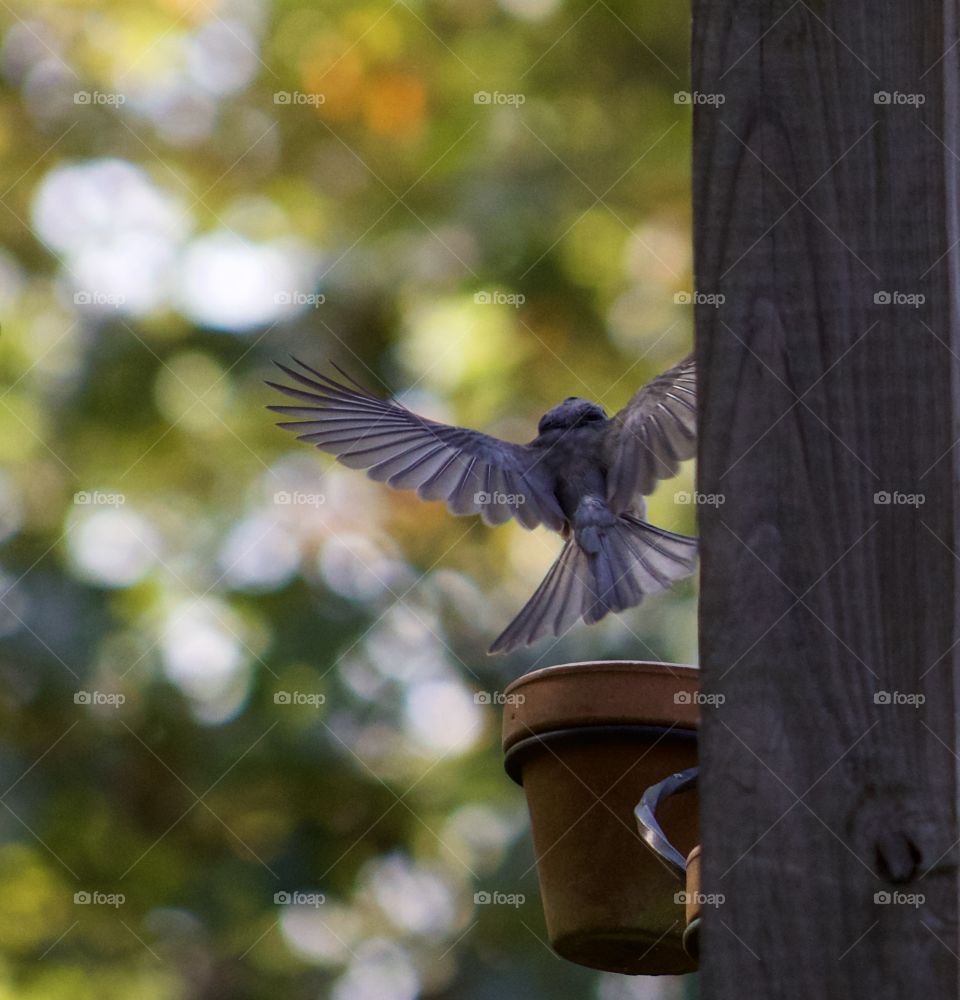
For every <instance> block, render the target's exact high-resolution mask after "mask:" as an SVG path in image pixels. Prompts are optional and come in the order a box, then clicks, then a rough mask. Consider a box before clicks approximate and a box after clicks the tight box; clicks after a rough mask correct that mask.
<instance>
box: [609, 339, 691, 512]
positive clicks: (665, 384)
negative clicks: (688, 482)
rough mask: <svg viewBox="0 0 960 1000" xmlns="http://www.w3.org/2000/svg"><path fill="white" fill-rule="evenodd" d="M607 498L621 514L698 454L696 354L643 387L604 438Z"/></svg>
mask: <svg viewBox="0 0 960 1000" xmlns="http://www.w3.org/2000/svg"><path fill="white" fill-rule="evenodd" d="M603 449H604V457H605V458H606V461H607V468H608V470H609V471H608V473H607V500H608V502H609V503H610V507H611V509H612V510H613V511H614V512H616V513H618V514H619V513H623V512H624V511H628V510H631V509H632V508H633V506H634V504H635V502H636V498H637V497H640V496H646V495H648V494H650V493H652V492H653V490H654V487H655V486H656V483H657V480H658V479H669V478H670V477H671V476H674V475H676V473H677V468H678V466H679V464H680V462H683V461H685V460H686V459H688V458H693V456H694V455H695V454H696V451H697V378H696V369H695V367H694V360H693V355H690V356H689V357H687V358H685V359H684V360H683V361H681V362H680V363H679V364H678V365H675V366H674V367H673V368H671V369H670V370H669V371H666V372H664V373H663V374H662V375H659V376H657V378H655V379H653V380H652V381H651V382H648V383H647V385H645V386H644V387H643V388H642V389H640V390H639V391H638V392H637V393H636V394H635V395H634V396H633V398H632V399H631V400H630V402H629V403H627V405H626V406H625V407H624V408H623V409H622V410H620V412H619V413H617V414H615V415H614V416H613V417H612V418H611V419H610V423H609V425H608V427H607V431H606V434H605V435H604V443H603Z"/></svg>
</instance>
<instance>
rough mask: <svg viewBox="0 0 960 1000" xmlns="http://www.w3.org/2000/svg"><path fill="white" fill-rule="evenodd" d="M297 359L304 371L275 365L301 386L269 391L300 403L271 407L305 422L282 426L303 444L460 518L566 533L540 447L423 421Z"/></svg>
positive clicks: (278, 385) (277, 385)
mask: <svg viewBox="0 0 960 1000" xmlns="http://www.w3.org/2000/svg"><path fill="white" fill-rule="evenodd" d="M293 360H294V362H295V363H296V364H297V365H298V366H299V368H300V369H302V371H299V370H297V369H294V368H289V367H287V366H286V365H282V364H280V362H275V363H276V365H277V367H278V368H280V369H281V370H282V371H283V372H285V373H286V374H287V375H288V376H289V377H290V378H291V379H293V381H294V382H295V383H298V386H299V387H298V386H292V385H284V384H282V383H279V382H267V385H269V386H271V387H272V388H274V389H279V391H280V392H283V393H286V394H287V395H288V396H292V397H293V398H294V399H296V400H299V401H300V402H299V405H296V406H270V407H269V409H271V410H273V411H274V412H276V413H282V414H285V415H287V416H291V417H297V418H298V419H296V420H289V421H284V422H282V423H280V424H279V425H278V426H280V427H283V428H285V429H286V430H291V431H295V432H297V436H298V438H299V439H300V440H302V441H307V442H309V443H310V444H313V445H316V447H317V448H319V449H320V450H321V451H326V452H329V453H330V454H331V455H335V456H336V457H337V459H338V461H340V462H343V464H344V465H347V466H349V467H350V468H352V469H366V470H367V475H369V476H370V477H371V478H373V479H377V480H380V481H381V482H386V483H388V484H389V485H390V486H393V487H395V488H396V489H409V490H414V489H415V490H416V491H417V495H418V496H419V497H421V499H423V500H445V501H446V503H447V506H448V507H449V508H450V510H451V511H452V513H454V514H480V515H481V517H483V519H484V521H486V522H487V524H503V523H504V522H505V521H508V520H509V519H510V518H511V517H515V518H516V519H517V520H518V521H519V522H520V524H522V525H523V526H524V527H525V528H533V527H536V526H537V525H538V524H544V525H546V526H547V527H548V528H553V529H554V530H555V531H559V530H560V529H561V528H562V527H563V524H564V516H563V511H562V510H561V509H560V506H559V504H558V502H557V500H556V497H555V496H554V493H553V489H552V485H551V482H550V480H549V477H548V474H547V472H546V470H545V469H542V468H539V467H538V466H537V464H536V463H537V459H538V454H537V453H536V452H535V451H533V449H531V448H528V447H527V446H526V445H522V444H511V443H510V442H507V441H501V440H499V439H498V438H495V437H491V436H490V435H488V434H481V433H480V432H479V431H473V430H468V429H467V428H465V427H452V426H450V425H449V424H442V423H439V422H437V421H435V420H428V419H426V418H425V417H420V416H417V414H415V413H413V412H412V411H411V410H408V409H407V408H406V407H405V406H402V405H401V404H400V403H398V402H396V400H392V399H391V400H385V399H380V398H378V397H377V396H373V395H371V394H370V393H368V392H367V391H366V390H365V389H364V388H362V387H361V386H360V385H357V384H356V383H354V384H353V385H345V384H343V383H341V382H336V381H334V380H333V379H332V378H329V377H328V376H326V375H322V374H321V373H320V372H318V371H315V370H314V369H313V368H311V367H310V366H309V365H306V364H304V363H303V362H302V361H297V360H296V359H295V358H294V359H293ZM337 371H340V369H339V368H338V369H337ZM340 373H341V375H344V377H345V378H347V379H349V380H350V381H351V382H353V380H352V379H350V376H349V375H346V374H345V373H344V372H342V371H341V372H340ZM300 387H303V388H300Z"/></svg>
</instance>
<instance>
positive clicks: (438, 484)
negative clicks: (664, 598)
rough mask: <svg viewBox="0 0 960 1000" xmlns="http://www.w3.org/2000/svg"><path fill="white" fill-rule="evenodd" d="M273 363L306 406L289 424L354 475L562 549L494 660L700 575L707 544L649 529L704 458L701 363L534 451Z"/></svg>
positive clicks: (555, 428)
mask: <svg viewBox="0 0 960 1000" xmlns="http://www.w3.org/2000/svg"><path fill="white" fill-rule="evenodd" d="M292 360H293V362H294V364H296V365H297V368H291V367H289V366H287V365H284V364H281V363H280V362H275V364H276V365H277V367H278V368H280V369H281V370H282V371H283V372H284V373H285V374H286V375H287V376H288V377H289V378H290V379H291V380H292V381H293V383H294V384H293V385H287V384H282V383H279V382H269V381H268V382H267V385H269V386H271V387H272V388H274V389H278V390H279V391H280V392H283V393H285V394H286V395H287V396H290V397H292V398H293V399H295V400H297V403H296V405H284V406H270V407H268V408H269V409H270V410H273V411H274V412H276V413H281V414H283V415H285V416H289V417H294V418H296V419H293V420H287V421H284V422H282V423H279V424H278V426H279V427H283V428H285V429H286V430H290V431H294V432H296V433H297V436H298V438H299V439H300V440H302V441H307V442H309V443H311V444H313V445H315V446H316V447H317V448H319V449H320V450H321V451H325V452H328V453H330V454H331V455H335V456H336V457H337V459H338V460H339V461H340V462H342V463H343V464H344V465H346V466H349V467H350V468H352V469H366V470H367V475H368V476H370V477H371V478H372V479H376V480H379V481H382V482H386V483H388V484H389V485H390V486H393V487H395V488H397V489H410V490H416V491H417V495H418V496H419V497H420V498H421V499H423V500H445V501H446V503H447V506H448V508H449V509H450V511H451V512H452V513H454V514H479V515H480V516H481V517H482V518H483V520H484V521H485V522H486V523H487V524H494V525H495V524H503V523H504V522H506V521H508V520H509V519H510V518H511V517H513V518H516V520H517V521H518V522H519V523H520V524H521V525H523V527H525V528H535V527H536V526H537V525H540V524H542V525H544V526H545V527H547V528H549V529H551V530H552V531H556V532H558V533H559V534H560V535H561V536H562V537H563V538H564V540H565V544H564V546H563V549H562V550H561V552H560V555H559V556H558V558H557V560H556V562H555V563H554V564H553V566H552V567H551V569H550V570H549V572H548V573H547V575H546V576H545V577H544V579H543V582H542V583H541V584H540V586H539V587H538V588H537V589H536V591H535V592H534V594H533V596H532V597H531V598H530V600H529V601H527V603H526V604H525V605H524V607H523V608H522V609H521V611H520V613H519V614H518V615H517V617H516V618H514V620H513V621H512V622H511V623H510V624H509V625H508V626H507V628H506V629H505V630H504V631H503V632H502V633H501V635H500V636H499V637H498V638H497V639H496V640H494V642H493V645H492V646H491V647H490V652H491V653H505V652H508V651H509V650H512V649H514V648H516V647H518V646H526V645H530V644H531V643H533V642H536V641H537V640H538V639H541V638H543V637H545V636H548V635H554V636H556V635H563V634H564V633H565V632H566V631H567V630H568V629H569V628H570V627H571V626H572V625H573V624H574V623H576V622H577V621H579V620H580V619H583V620H584V621H585V622H587V623H593V622H597V621H599V620H600V619H601V618H603V617H604V616H605V615H606V614H608V613H609V612H611V611H622V610H624V609H625V608H631V607H634V606H635V605H637V604H639V603H640V602H641V601H642V600H643V598H644V596H645V595H646V594H651V593H654V592H655V591H658V590H663V589H665V588H667V587H669V586H670V585H671V583H673V582H674V581H675V580H679V579H681V578H682V577H685V576H689V575H690V574H691V573H692V572H693V571H694V568H695V564H696V554H697V542H696V539H693V538H688V537H687V536H685V535H678V534H675V533H674V532H672V531H666V530H665V529H663V528H658V527H656V526H655V525H653V524H650V523H648V522H647V521H645V520H644V515H645V513H646V504H645V502H644V499H643V498H644V497H645V496H647V495H648V494H650V493H652V492H653V490H654V487H655V486H656V483H657V480H659V479H668V478H670V477H671V476H674V475H676V472H677V467H678V464H679V463H680V462H682V461H683V460H685V459H688V458H692V457H693V455H694V453H695V450H696V371H695V368H694V361H693V356H692V355H691V356H690V357H688V358H686V359H684V360H683V361H681V362H680V363H679V364H677V365H676V366H674V367H673V368H671V369H670V370H669V371H667V372H664V373H663V374H662V375H659V376H657V378H655V379H653V380H652V381H651V382H649V383H648V384H647V385H645V386H643V388H641V389H640V390H638V391H637V392H636V393H635V395H634V396H633V398H632V399H631V400H630V401H629V402H628V403H627V405H626V406H624V408H623V409H622V410H620V411H619V412H618V413H616V414H614V415H613V416H612V417H608V416H607V414H606V413H605V411H604V409H603V407H601V406H599V405H598V404H597V403H594V402H591V401H590V400H588V399H580V398H578V397H576V396H570V397H569V398H567V399H565V400H564V401H563V402H562V403H560V404H559V405H558V406H555V407H553V409H551V410H548V411H547V412H546V413H545V414H544V415H543V416H542V417H541V418H540V423H539V426H538V428H537V436H536V437H535V438H534V439H533V440H532V441H530V442H529V443H528V444H513V443H511V442H508V441H501V440H499V439H498V438H495V437H491V436H490V435H488V434H483V433H481V432H479V431H474V430H469V429H467V428H465V427H453V426H450V425H449V424H443V423H439V422H437V421H435V420H428V419H426V418H425V417H420V416H418V415H417V414H416V413H414V412H413V411H411V410H409V409H407V408H406V407H405V406H403V405H402V404H401V403H399V402H397V401H396V400H393V399H381V398H379V397H377V396H374V395H372V394H371V393H369V392H367V390H366V389H364V388H363V387H362V386H361V385H360V384H359V383H357V382H355V381H354V380H353V379H352V378H351V377H350V376H349V375H347V374H346V373H345V372H344V371H343V370H342V369H340V368H339V367H337V366H336V365H335V366H334V367H336V368H337V371H338V372H339V373H340V375H341V376H343V377H344V378H345V379H346V380H347V383H349V384H347V383H344V382H339V381H336V380H334V379H333V378H330V377H329V376H327V375H323V374H321V373H320V372H318V371H316V370H315V369H313V368H311V367H310V366H309V365H306V364H304V363H303V362H302V361H298V360H297V359H296V358H294V359H292Z"/></svg>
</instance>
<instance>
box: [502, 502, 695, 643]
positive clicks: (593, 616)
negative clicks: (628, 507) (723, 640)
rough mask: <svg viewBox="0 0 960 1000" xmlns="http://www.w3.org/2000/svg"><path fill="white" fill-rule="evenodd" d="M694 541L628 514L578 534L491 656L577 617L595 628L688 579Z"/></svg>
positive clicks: (558, 631) (559, 632)
mask: <svg viewBox="0 0 960 1000" xmlns="http://www.w3.org/2000/svg"><path fill="white" fill-rule="evenodd" d="M696 558H697V541H696V539H694V538H688V537H687V536H686V535H678V534H675V533H674V532H672V531H666V530H665V529H663V528H657V527H655V526H654V525H652V524H647V522H646V521H642V520H641V519H640V518H638V517H634V516H633V515H631V514H621V515H620V516H619V517H613V516H611V521H610V523H609V524H603V525H594V524H590V525H587V526H586V527H584V528H582V529H579V530H576V531H575V532H574V534H573V535H572V536H571V537H570V538H569V539H568V540H567V543H566V544H565V545H564V547H563V550H562V551H561V552H560V555H559V556H558V558H557V561H556V562H555V563H554V564H553V566H551V568H550V570H549V572H548V573H547V575H546V576H545V577H544V578H543V581H542V582H541V584H540V586H539V587H537V589H536V591H535V592H534V594H533V596H532V597H531V598H530V600H529V601H527V603H526V604H525V605H524V606H523V608H522V609H521V611H520V613H519V614H518V615H517V617H516V618H514V620H513V621H512V622H511V623H510V624H509V625H508V626H507V627H506V629H504V631H503V632H502V633H501V634H500V635H499V636H498V637H497V639H496V640H494V643H493V645H492V646H491V647H490V652H491V653H506V652H509V651H510V650H511V649H515V648H516V647H517V646H529V645H530V644H531V643H533V642H536V641H537V640H538V639H541V638H543V637H544V636H547V635H561V636H562V635H563V634H564V633H565V632H566V631H567V630H568V629H569V628H570V627H571V626H572V625H573V624H574V623H575V622H577V621H578V620H580V619H581V618H582V619H583V620H584V621H586V622H588V623H593V622H597V621H599V620H600V619H601V618H603V617H604V616H605V615H606V614H608V613H609V612H611V611H623V610H624V609H625V608H632V607H634V606H635V605H637V604H639V603H640V602H641V601H642V600H643V598H644V596H645V595H646V594H652V593H654V592H655V591H658V590H663V589H665V588H666V587H669V586H670V584H671V583H673V581H674V580H679V579H681V578H682V577H685V576H689V575H690V574H691V573H692V572H693V571H694V568H695V566H696Z"/></svg>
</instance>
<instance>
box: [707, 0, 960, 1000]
mask: <svg viewBox="0 0 960 1000" xmlns="http://www.w3.org/2000/svg"><path fill="white" fill-rule="evenodd" d="M956 21H957V16H956V0H939V2H935V0H918V2H916V3H912V4H907V3H894V2H892V0H886V2H879V3H867V2H865V0H817V2H809V3H805V2H802V0H801V2H791V0H770V2H763V0H737V2H736V3H734V2H732V0H695V2H694V39H693V77H694V83H693V86H694V88H695V90H696V91H697V92H699V93H700V94H701V95H708V94H721V95H723V102H722V103H702V104H699V105H697V107H696V109H695V128H694V185H695V191H694V202H695V261H696V264H695V267H696V275H697V284H698V289H699V290H700V291H701V292H710V293H720V294H722V295H723V296H725V301H724V303H723V305H721V306H720V307H719V308H713V307H711V306H709V305H699V306H698V307H697V356H698V363H699V366H700V380H701V385H700V392H701V414H700V417H701V435H700V460H699V476H700V483H699V489H700V492H701V493H703V494H720V495H722V496H723V497H724V499H725V502H724V503H723V504H722V505H720V506H716V507H703V508H701V510H700V534H701V538H702V577H701V580H702V587H701V591H702V595H701V661H702V668H703V677H704V690H705V692H706V693H708V694H710V695H714V696H716V699H717V700H718V701H722V704H719V705H718V706H717V707H715V708H710V707H708V708H707V709H706V711H705V719H704V725H703V731H702V740H701V757H702V764H703V776H702V783H701V796H702V799H701V801H702V813H701V815H702V828H703V829H702V838H703V844H704V857H705V871H704V882H705V884H704V890H705V892H707V893H721V894H723V896H724V897H725V902H724V903H723V904H722V905H720V906H719V907H716V908H709V907H708V908H707V912H706V914H705V918H704V932H703V942H702V969H703V971H702V986H703V996H704V997H705V998H706V1000H728V998H739V997H750V998H764V1000H771V998H794V997H796V998H801V997H802V998H804V1000H816V998H821V997H822V998H834V997H836V998H859V997H864V998H867V997H869V998H871V1000H884V998H890V1000H893V998H897V1000H900V998H905V997H928V998H941V997H942V998H946V997H955V996H957V995H958V987H960V973H958V969H960V959H958V957H957V956H958V954H960V947H958V935H957V897H958V884H957V856H958V850H957V841H958V837H960V831H958V828H957V810H956V799H957V758H956V756H955V753H956V747H957V736H956V729H957V724H956V696H955V688H956V678H957V676H958V669H957V667H958V654H960V644H958V638H960V632H958V630H957V622H958V617H960V616H958V609H960V586H958V579H960V574H958V554H960V532H958V510H960V489H958V483H960V476H958V468H960V446H956V442H957V441H958V439H960V423H958V419H957V413H958V410H960V405H958V404H960V317H958V295H957V289H958V287H960V282H958V274H960V263H958V261H960V245H958V240H960V227H958V221H957V213H958V171H960V160H958V157H960V137H958V136H960V122H958V116H960V105H958V101H960V97H958V94H960V76H958V74H960V68H958V56H960V46H957V47H956V48H951V46H953V45H954V44H955V43H956V42H957V38H958V36H957V24H956ZM877 94H890V95H891V97H890V102H889V103H877V102H878V101H881V102H882V101H883V100H884V98H883V97H882V96H881V97H879V98H878V97H876V95H877ZM897 94H899V95H921V96H922V101H923V103H919V102H920V100H921V97H912V96H907V97H899V98H898V97H897V96H896V95H897ZM883 293H886V297H889V299H890V300H891V301H889V302H886V301H884V298H885V296H884V294H883ZM910 296H922V297H923V299H922V301H921V300H920V299H917V298H913V299H911V298H910ZM884 493H887V494H891V495H892V494H895V493H897V494H903V495H914V494H915V495H919V496H918V498H916V499H915V500H914V502H912V503H905V502H891V503H882V502H879V501H882V500H883V497H882V496H877V495H878V494H884ZM893 499H897V498H893ZM884 694H887V695H889V696H890V697H889V700H890V702H892V703H884V702H885V700H886V699H885V698H884ZM897 701H900V703H899V704H898V703H896V702H897ZM918 703H919V704H918ZM878 893H887V894H890V895H893V894H895V893H901V894H913V895H915V896H919V897H922V901H917V900H914V901H913V903H911V902H907V901H904V900H902V899H901V901H899V902H897V901H894V902H878V901H876V899H881V900H882V899H884V898H886V897H883V896H880V897H877V896H876V894H878ZM895 898H896V897H895ZM913 904H915V905H913Z"/></svg>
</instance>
